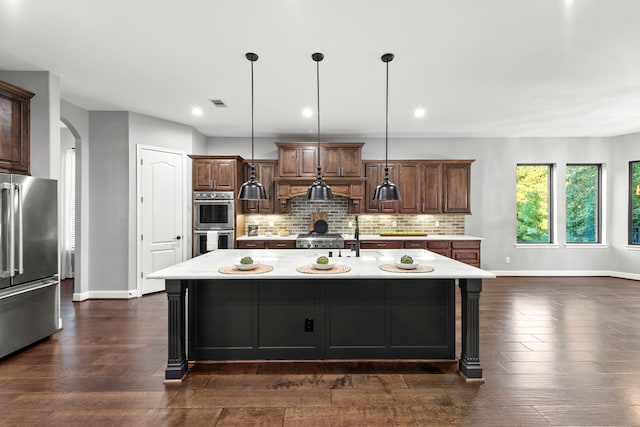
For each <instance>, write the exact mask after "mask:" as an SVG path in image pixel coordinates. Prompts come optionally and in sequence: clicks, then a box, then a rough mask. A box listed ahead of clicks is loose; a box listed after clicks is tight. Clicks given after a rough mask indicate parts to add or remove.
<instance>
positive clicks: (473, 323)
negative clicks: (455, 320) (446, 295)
mask: <svg viewBox="0 0 640 427" xmlns="http://www.w3.org/2000/svg"><path fill="white" fill-rule="evenodd" d="M459 284H460V295H461V296H462V300H461V307H462V353H461V354H460V360H459V361H458V369H459V370H460V372H461V373H462V374H463V375H464V376H465V377H466V378H467V379H482V368H481V367H480V292H482V279H459Z"/></svg>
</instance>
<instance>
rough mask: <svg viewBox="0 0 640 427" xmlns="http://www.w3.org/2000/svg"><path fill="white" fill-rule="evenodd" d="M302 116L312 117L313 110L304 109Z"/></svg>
mask: <svg viewBox="0 0 640 427" xmlns="http://www.w3.org/2000/svg"><path fill="white" fill-rule="evenodd" d="M302 115H303V116H305V117H311V116H313V110H312V109H311V108H305V109H303V110H302Z"/></svg>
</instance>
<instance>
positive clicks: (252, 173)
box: [251, 61, 256, 178]
mask: <svg viewBox="0 0 640 427" xmlns="http://www.w3.org/2000/svg"><path fill="white" fill-rule="evenodd" d="M255 167H256V165H255V159H254V154H253V61H251V175H252V176H253V177H254V178H255V170H256V169H255Z"/></svg>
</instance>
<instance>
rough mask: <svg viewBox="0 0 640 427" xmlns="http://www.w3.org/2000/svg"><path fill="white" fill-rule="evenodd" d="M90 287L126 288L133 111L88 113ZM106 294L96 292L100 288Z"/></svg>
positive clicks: (95, 289) (131, 256) (118, 289)
mask: <svg viewBox="0 0 640 427" xmlns="http://www.w3.org/2000/svg"><path fill="white" fill-rule="evenodd" d="M89 144H90V150H89V182H90V185H91V203H90V207H89V276H88V279H89V292H90V293H91V294H92V295H91V296H94V297H96V296H97V297H100V296H107V295H108V293H110V292H113V291H122V290H128V288H129V285H128V284H129V277H128V266H129V262H130V259H133V261H134V262H135V254H129V246H128V242H129V114H128V113H126V112H122V111H117V112H110V111H95V112H90V113H89ZM97 291H99V292H107V295H96V292H97Z"/></svg>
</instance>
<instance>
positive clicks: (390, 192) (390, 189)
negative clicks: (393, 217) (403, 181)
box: [373, 53, 402, 201]
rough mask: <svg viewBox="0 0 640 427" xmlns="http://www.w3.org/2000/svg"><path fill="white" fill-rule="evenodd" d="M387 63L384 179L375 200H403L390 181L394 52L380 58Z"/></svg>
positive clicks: (375, 193) (377, 190) (374, 195)
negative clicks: (391, 93)
mask: <svg viewBox="0 0 640 427" xmlns="http://www.w3.org/2000/svg"><path fill="white" fill-rule="evenodd" d="M380 59H382V62H384V63H386V64H387V85H386V102H385V114H386V118H385V128H384V181H383V182H382V184H380V185H378V186H377V187H376V191H375V192H374V193H373V200H379V201H391V200H402V197H401V196H400V190H399V189H398V187H397V186H396V185H395V184H394V183H393V182H390V181H389V62H391V61H392V60H393V53H385V54H384V55H382V57H381V58H380Z"/></svg>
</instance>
